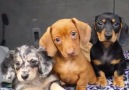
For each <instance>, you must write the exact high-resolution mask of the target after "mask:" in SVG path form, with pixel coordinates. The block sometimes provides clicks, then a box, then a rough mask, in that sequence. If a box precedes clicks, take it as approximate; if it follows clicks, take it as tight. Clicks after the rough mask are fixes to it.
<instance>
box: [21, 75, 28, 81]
mask: <svg viewBox="0 0 129 90" xmlns="http://www.w3.org/2000/svg"><path fill="white" fill-rule="evenodd" d="M21 77H22V78H23V79H24V80H26V79H27V78H28V77H29V75H28V74H23V75H21Z"/></svg>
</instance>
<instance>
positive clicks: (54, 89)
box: [50, 82, 65, 90]
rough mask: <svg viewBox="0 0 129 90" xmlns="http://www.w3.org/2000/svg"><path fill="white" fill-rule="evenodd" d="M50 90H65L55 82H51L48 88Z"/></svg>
mask: <svg viewBox="0 0 129 90" xmlns="http://www.w3.org/2000/svg"><path fill="white" fill-rule="evenodd" d="M50 90H65V89H64V88H63V87H61V86H60V85H59V84H58V83H57V82H53V83H52V84H51V86H50Z"/></svg>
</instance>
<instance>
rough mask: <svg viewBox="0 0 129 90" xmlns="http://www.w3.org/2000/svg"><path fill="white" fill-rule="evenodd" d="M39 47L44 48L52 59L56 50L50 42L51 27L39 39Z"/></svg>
mask: <svg viewBox="0 0 129 90" xmlns="http://www.w3.org/2000/svg"><path fill="white" fill-rule="evenodd" d="M39 45H40V46H42V47H44V48H45V50H46V51H47V54H48V56H51V57H53V56H54V55H55V54H56V52H57V48H56V47H55V45H54V43H53V41H52V37H51V27H48V28H47V31H46V32H45V33H44V34H43V36H42V37H41V38H40V40H39Z"/></svg>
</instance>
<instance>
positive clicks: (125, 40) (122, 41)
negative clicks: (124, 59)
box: [117, 18, 129, 47]
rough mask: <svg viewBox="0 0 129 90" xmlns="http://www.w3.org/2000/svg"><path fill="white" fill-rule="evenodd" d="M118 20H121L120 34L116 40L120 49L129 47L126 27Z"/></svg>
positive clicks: (123, 22) (122, 21) (122, 20)
mask: <svg viewBox="0 0 129 90" xmlns="http://www.w3.org/2000/svg"><path fill="white" fill-rule="evenodd" d="M120 19H121V32H120V34H119V36H118V39H117V40H118V41H119V43H120V44H121V45H122V47H126V46H128V45H129V43H128V42H129V35H128V26H127V24H126V23H125V21H124V19H123V18H120Z"/></svg>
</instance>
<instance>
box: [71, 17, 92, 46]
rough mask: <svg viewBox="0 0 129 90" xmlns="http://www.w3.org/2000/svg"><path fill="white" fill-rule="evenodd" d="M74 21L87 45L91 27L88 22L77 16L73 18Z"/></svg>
mask: <svg viewBox="0 0 129 90" xmlns="http://www.w3.org/2000/svg"><path fill="white" fill-rule="evenodd" d="M72 21H73V23H74V24H75V26H76V27H77V29H78V32H79V34H80V41H81V43H82V44H83V45H85V44H86V43H87V42H89V41H90V38H91V27H90V26H89V25H88V24H86V23H84V22H81V21H79V20H77V19H76V18H72Z"/></svg>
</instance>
